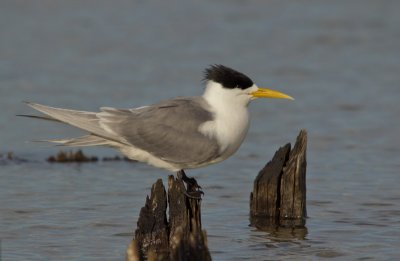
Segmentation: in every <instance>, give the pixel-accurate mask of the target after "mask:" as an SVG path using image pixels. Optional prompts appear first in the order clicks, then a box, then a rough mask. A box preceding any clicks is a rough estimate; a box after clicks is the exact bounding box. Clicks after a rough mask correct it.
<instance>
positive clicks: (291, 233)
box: [250, 217, 308, 242]
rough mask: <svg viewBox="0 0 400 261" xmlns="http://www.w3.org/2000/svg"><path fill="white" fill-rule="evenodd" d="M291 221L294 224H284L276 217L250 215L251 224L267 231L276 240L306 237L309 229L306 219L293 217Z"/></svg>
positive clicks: (268, 235)
mask: <svg viewBox="0 0 400 261" xmlns="http://www.w3.org/2000/svg"><path fill="white" fill-rule="evenodd" d="M290 222H291V224H292V225H290V226H282V225H279V221H278V220H277V219H275V218H264V217H250V226H252V227H255V228H256V229H257V230H259V231H263V232H267V233H268V234H267V238H268V239H269V240H272V241H274V242H281V241H287V240H293V239H298V240H304V239H306V236H307V234H308V230H307V227H306V226H305V219H296V220H295V219H292V220H290ZM294 224H296V225H294Z"/></svg>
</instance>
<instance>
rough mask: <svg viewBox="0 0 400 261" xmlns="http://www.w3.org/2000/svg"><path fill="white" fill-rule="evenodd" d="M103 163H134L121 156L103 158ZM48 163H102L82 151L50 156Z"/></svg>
mask: <svg viewBox="0 0 400 261" xmlns="http://www.w3.org/2000/svg"><path fill="white" fill-rule="evenodd" d="M101 160H102V161H132V160H130V159H128V158H127V157H120V156H114V157H103V158H102V159H101ZM47 161H48V162H51V163H70V162H78V163H84V162H97V161H100V159H99V158H98V157H96V156H87V155H85V154H84V153H83V151H82V150H78V151H76V152H74V151H68V152H65V151H62V150H61V151H60V152H58V153H57V155H55V156H50V157H48V158H47Z"/></svg>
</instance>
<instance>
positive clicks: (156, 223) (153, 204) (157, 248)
mask: <svg viewBox="0 0 400 261" xmlns="http://www.w3.org/2000/svg"><path fill="white" fill-rule="evenodd" d="M184 189H185V187H184V184H183V182H182V181H181V180H177V179H175V178H174V177H173V176H169V177H168V197H167V193H166V191H165V188H164V185H163V184H162V181H161V179H159V180H157V182H156V183H154V184H153V186H152V189H151V195H150V198H149V197H147V198H146V204H145V206H144V207H143V208H142V209H141V211H140V216H139V220H138V225H137V229H136V231H135V239H134V240H133V241H132V243H131V244H130V245H129V247H128V249H127V255H126V260H129V261H131V260H144V259H145V258H146V257H147V259H148V260H198V261H208V260H211V256H210V252H209V250H208V247H207V237H206V234H205V231H202V229H201V215H200V214H201V213H200V203H201V200H198V199H193V198H189V197H187V196H186V195H185V193H183V190H184ZM167 206H168V207H169V219H168V218H167V213H166V211H167Z"/></svg>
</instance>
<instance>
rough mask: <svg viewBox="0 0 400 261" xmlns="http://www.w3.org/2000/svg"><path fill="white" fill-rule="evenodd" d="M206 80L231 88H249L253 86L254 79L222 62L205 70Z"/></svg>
mask: <svg viewBox="0 0 400 261" xmlns="http://www.w3.org/2000/svg"><path fill="white" fill-rule="evenodd" d="M204 80H205V81H214V82H218V83H220V84H221V85H222V86H224V87H225V88H230V89H233V88H240V89H247V88H249V87H251V86H253V81H252V80H251V79H250V78H249V77H247V76H246V75H244V74H243V73H241V72H238V71H235V70H233V69H231V68H229V67H226V66H223V65H220V64H216V65H212V66H210V67H209V68H207V69H206V70H205V72H204Z"/></svg>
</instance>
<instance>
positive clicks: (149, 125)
mask: <svg viewBox="0 0 400 261" xmlns="http://www.w3.org/2000/svg"><path fill="white" fill-rule="evenodd" d="M206 108H207V104H206V102H205V101H204V100H202V98H200V97H199V98H180V99H174V100H169V101H165V102H161V103H159V104H156V105H152V106H147V107H143V108H138V109H132V110H117V109H113V108H102V111H103V112H102V113H100V114H98V117H99V118H100V123H101V125H102V126H103V127H104V128H105V129H109V130H110V131H112V132H113V133H115V134H116V135H118V136H120V137H121V138H123V139H124V140H125V141H126V142H128V143H130V144H132V145H134V146H135V147H137V148H139V149H142V150H145V151H147V152H149V153H151V154H152V155H154V156H156V157H159V158H161V159H163V160H165V161H168V162H171V163H180V164H189V165H190V164H201V163H203V162H208V161H209V160H212V159H215V158H217V157H218V156H219V146H218V142H217V141H216V140H215V139H212V138H210V137H207V136H205V135H203V134H202V133H201V132H199V126H200V125H201V124H202V123H204V122H206V121H210V120H212V119H213V115H212V113H211V112H209V111H208V110H207V109H206Z"/></svg>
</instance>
